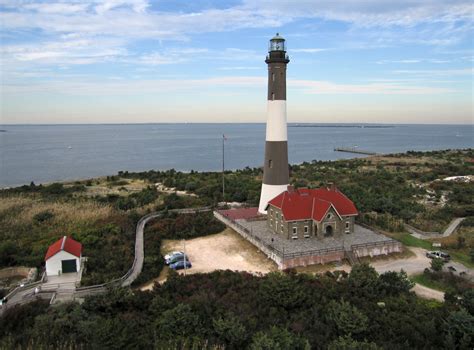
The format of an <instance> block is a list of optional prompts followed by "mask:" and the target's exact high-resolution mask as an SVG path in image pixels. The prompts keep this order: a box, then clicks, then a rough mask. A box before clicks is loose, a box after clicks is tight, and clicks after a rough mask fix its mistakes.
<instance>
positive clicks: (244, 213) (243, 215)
mask: <svg viewBox="0 0 474 350" xmlns="http://www.w3.org/2000/svg"><path fill="white" fill-rule="evenodd" d="M219 213H220V214H222V215H224V216H226V217H228V218H230V219H232V220H238V219H251V218H255V217H257V216H260V215H261V214H260V213H259V212H258V208H239V209H229V210H219Z"/></svg>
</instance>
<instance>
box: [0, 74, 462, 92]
mask: <svg viewBox="0 0 474 350" xmlns="http://www.w3.org/2000/svg"><path fill="white" fill-rule="evenodd" d="M266 84H267V78H266V77H258V76H257V77H252V76H240V77H233V76H230V77H213V78H207V79H155V80H152V79H137V80H127V81H117V79H111V80H106V81H91V80H90V79H85V80H76V81H73V80H72V79H68V80H67V81H64V80H56V81H50V82H47V83H45V82H36V83H29V84H24V85H18V84H14V85H6V86H4V91H3V93H4V94H24V93H33V92H54V93H59V94H72V95H130V94H135V93H136V92H137V91H142V92H143V91H146V92H147V93H160V92H170V91H181V92H184V91H202V89H216V88H217V89H220V88H222V87H229V88H233V89H235V88H242V87H244V88H258V89H262V88H264V87H265V86H266ZM288 85H289V87H290V88H291V89H292V90H293V91H298V90H299V91H300V92H301V93H304V94H370V95H414V94H416V95H432V94H445V93H452V92H456V91H455V90H453V89H449V88H441V87H430V86H414V85H412V84H407V83H402V82H393V81H392V82H372V83H364V84H340V83H335V82H330V81H316V80H290V81H289V82H288Z"/></svg>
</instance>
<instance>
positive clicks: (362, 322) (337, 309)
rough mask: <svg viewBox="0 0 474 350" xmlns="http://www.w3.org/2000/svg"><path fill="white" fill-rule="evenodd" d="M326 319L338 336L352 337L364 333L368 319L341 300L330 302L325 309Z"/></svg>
mask: <svg viewBox="0 0 474 350" xmlns="http://www.w3.org/2000/svg"><path fill="white" fill-rule="evenodd" d="M326 317H327V319H328V321H329V322H331V323H332V324H333V325H334V326H335V328H336V329H337V331H338V334H340V335H349V336H350V335H352V334H359V333H362V332H364V331H365V330H366V329H367V325H368V323H369V319H368V318H367V316H366V315H364V314H363V313H362V312H361V311H360V310H359V309H357V308H356V307H355V306H353V305H351V304H350V303H348V302H346V301H344V300H342V301H341V302H339V303H338V302H336V301H334V300H332V301H331V302H330V303H329V305H328V307H327V316H326Z"/></svg>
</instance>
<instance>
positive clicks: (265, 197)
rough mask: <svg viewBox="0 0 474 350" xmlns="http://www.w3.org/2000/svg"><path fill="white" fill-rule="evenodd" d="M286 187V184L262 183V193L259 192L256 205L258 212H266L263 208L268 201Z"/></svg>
mask: <svg viewBox="0 0 474 350" xmlns="http://www.w3.org/2000/svg"><path fill="white" fill-rule="evenodd" d="M287 189H288V184H286V185H267V184H262V193H261V194H260V204H259V206H258V212H259V213H261V214H266V213H267V211H266V210H265V208H266V206H267V204H268V202H269V201H271V200H272V199H273V198H275V197H276V196H278V195H279V194H280V193H282V192H284V191H286V190H287Z"/></svg>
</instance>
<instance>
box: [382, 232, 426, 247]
mask: <svg viewBox="0 0 474 350" xmlns="http://www.w3.org/2000/svg"><path fill="white" fill-rule="evenodd" d="M384 234H386V235H388V236H390V237H392V238H394V239H396V240H397V241H400V242H402V243H403V244H404V245H406V246H409V247H418V248H423V249H427V250H432V249H433V246H432V243H431V242H429V241H424V240H422V239H418V238H416V237H413V236H412V235H411V234H409V233H407V232H384Z"/></svg>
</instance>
